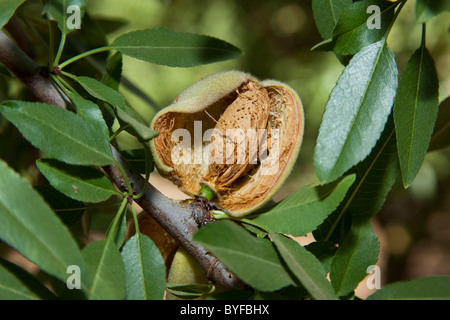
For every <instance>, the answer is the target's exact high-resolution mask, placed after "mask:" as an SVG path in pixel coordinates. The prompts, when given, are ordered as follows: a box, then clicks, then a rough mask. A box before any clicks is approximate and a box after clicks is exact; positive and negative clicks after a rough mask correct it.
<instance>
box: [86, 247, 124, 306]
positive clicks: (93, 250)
mask: <svg viewBox="0 0 450 320" xmlns="http://www.w3.org/2000/svg"><path fill="white" fill-rule="evenodd" d="M82 253H83V256H84V258H85V260H86V263H87V266H88V268H87V269H81V273H83V272H86V270H88V271H89V274H90V277H91V279H92V287H91V289H90V291H89V299H90V300H123V298H124V296H125V272H124V267H123V263H122V259H121V257H120V253H119V251H118V250H117V248H116V246H115V245H114V242H112V241H106V240H101V241H96V242H93V243H91V244H89V245H87V246H86V247H85V248H84V249H83V251H82Z"/></svg>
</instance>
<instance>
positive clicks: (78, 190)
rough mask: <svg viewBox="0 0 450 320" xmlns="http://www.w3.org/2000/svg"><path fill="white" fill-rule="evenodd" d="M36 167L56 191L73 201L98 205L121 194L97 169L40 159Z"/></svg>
mask: <svg viewBox="0 0 450 320" xmlns="http://www.w3.org/2000/svg"><path fill="white" fill-rule="evenodd" d="M36 166H37V167H38V169H39V171H40V172H41V173H42V174H43V175H44V176H45V178H46V179H47V180H48V181H49V182H50V184H51V185H52V186H53V187H54V188H55V189H57V190H59V191H60V192H62V193H63V194H65V195H66V196H68V197H70V198H72V199H75V200H78V201H82V202H91V203H96V202H101V201H105V200H108V199H109V198H110V197H111V196H112V195H114V194H120V193H119V192H118V191H116V189H114V186H113V184H112V183H111V181H110V180H109V179H108V178H107V177H106V176H105V175H104V174H103V172H101V171H99V170H97V169H95V168H92V167H86V166H72V165H68V164H66V163H63V162H60V161H57V160H53V159H38V160H36Z"/></svg>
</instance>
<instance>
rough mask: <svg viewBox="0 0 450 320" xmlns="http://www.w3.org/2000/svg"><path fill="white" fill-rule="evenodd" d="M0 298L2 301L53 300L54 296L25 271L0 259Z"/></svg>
mask: <svg viewBox="0 0 450 320" xmlns="http://www.w3.org/2000/svg"><path fill="white" fill-rule="evenodd" d="M0 297H1V298H2V300H40V299H46V300H53V299H55V298H56V296H55V295H54V294H53V293H51V292H50V290H48V289H47V288H46V287H45V286H44V285H43V284H42V283H40V282H39V281H38V280H37V279H36V278H35V277H34V276H32V275H31V274H29V273H28V272H27V271H25V270H23V269H22V268H20V267H18V266H17V265H15V264H13V263H11V262H9V261H7V260H3V259H0Z"/></svg>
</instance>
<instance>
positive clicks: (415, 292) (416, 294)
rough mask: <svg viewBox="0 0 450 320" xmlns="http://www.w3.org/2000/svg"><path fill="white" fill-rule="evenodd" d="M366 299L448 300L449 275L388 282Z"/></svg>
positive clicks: (449, 295) (449, 288)
mask: <svg viewBox="0 0 450 320" xmlns="http://www.w3.org/2000/svg"><path fill="white" fill-rule="evenodd" d="M367 299H368V300H450V277H446V276H434V277H426V278H418V279H414V280H410V281H402V282H396V283H392V284H389V285H387V286H385V287H384V288H381V289H380V290H377V291H376V292H375V293H373V294H372V295H370V296H369V297H368V298H367Z"/></svg>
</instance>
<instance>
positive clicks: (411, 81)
mask: <svg viewBox="0 0 450 320" xmlns="http://www.w3.org/2000/svg"><path fill="white" fill-rule="evenodd" d="M438 104H439V81H438V77H437V73H436V68H435V65H434V60H433V58H432V56H431V54H430V53H429V51H428V50H427V49H426V48H425V46H424V45H422V46H421V47H420V48H419V49H417V50H416V51H415V52H414V53H413V55H412V56H411V58H410V60H409V61H408V63H407V64H406V66H405V69H404V71H403V74H402V76H401V79H400V82H399V86H398V92H397V97H396V98H395V104H394V120H395V131H396V134H397V148H398V156H399V160H400V168H401V171H402V180H403V185H404V186H405V188H407V187H409V186H410V185H411V183H412V182H413V180H414V178H415V177H416V175H417V173H418V172H419V169H420V167H421V166H422V162H423V160H424V158H425V154H426V153H427V150H428V146H429V144H430V140H431V134H432V133H433V127H434V124H435V122H436V117H437V112H438Z"/></svg>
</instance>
